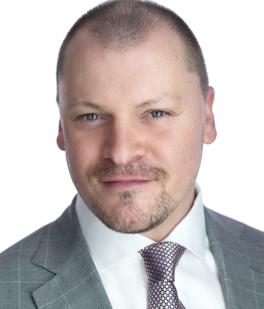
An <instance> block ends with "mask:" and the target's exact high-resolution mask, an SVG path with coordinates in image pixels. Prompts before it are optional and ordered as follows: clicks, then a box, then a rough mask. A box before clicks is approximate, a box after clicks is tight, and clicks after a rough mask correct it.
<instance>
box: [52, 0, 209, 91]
mask: <svg viewBox="0 0 264 309" xmlns="http://www.w3.org/2000/svg"><path fill="white" fill-rule="evenodd" d="M160 25H166V26H168V27H169V28H170V29H171V30H173V32H174V33H175V37H176V36H177V35H178V37H179V38H180V39H181V41H182V43H183V47H184V56H185V57H184V58H185V62H186V65H187V69H188V70H189V71H191V72H195V73H197V75H198V77H199V79H200V85H201V89H202V92H203V94H204V95H206V94H207V90H208V84H209V82H208V75H207V70H206V65H205V61H204V57H203V53H202V50H201V48H200V45H199V43H198V41H197V39H196V37H195V35H194V34H193V32H192V31H191V29H190V28H189V26H188V25H187V24H186V23H185V21H184V20H183V19H182V18H181V17H180V16H178V15H177V14H176V13H175V12H173V11H171V10H169V9H167V8H166V7H163V6H161V5H159V4H157V3H154V2H151V1H138V0H118V1H117V0H116V1H107V2H105V3H102V4H101V5H99V6H97V7H95V8H93V9H92V10H90V11H88V12H87V13H86V14H84V15H83V16H81V17H80V18H79V19H78V20H77V21H76V22H75V24H74V25H73V27H72V28H71V29H70V31H69V32H68V34H67V36H66V38H65V39H64V41H63V43H62V46H61V49H60V53H59V57H58V62H57V84H58V83H59V81H60V79H61V77H62V76H63V70H64V62H65V58H66V57H67V55H66V54H67V50H68V48H69V46H70V45H71V44H72V41H74V38H75V37H76V36H77V35H78V33H79V31H82V30H84V31H87V33H88V32H90V34H91V35H92V37H93V38H94V39H95V40H96V41H97V42H98V44H100V45H101V46H103V47H105V48H112V49H116V50H128V49H130V48H132V47H136V46H137V45H139V44H140V43H141V42H144V41H146V40H147V39H148V37H149V34H150V33H151V32H153V31H155V29H157V28H158V27H159V26H160Z"/></svg>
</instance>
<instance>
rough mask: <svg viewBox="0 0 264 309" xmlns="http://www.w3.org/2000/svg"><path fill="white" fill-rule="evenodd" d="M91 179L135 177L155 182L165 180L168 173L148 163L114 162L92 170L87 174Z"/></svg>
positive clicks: (97, 166)
mask: <svg viewBox="0 0 264 309" xmlns="http://www.w3.org/2000/svg"><path fill="white" fill-rule="evenodd" d="M87 176H88V178H89V179H91V178H96V179H99V180H100V179H102V178H104V177H116V176H133V177H143V178H150V179H155V180H165V179H166V178H167V177H168V173H167V172H166V171H165V170H164V169H163V168H161V167H157V166H151V165H148V164H146V163H142V162H140V163H133V164H127V165H117V164H115V163H113V162H107V163H102V164H100V165H96V166H94V167H92V168H90V169H89V170H88V172H87Z"/></svg>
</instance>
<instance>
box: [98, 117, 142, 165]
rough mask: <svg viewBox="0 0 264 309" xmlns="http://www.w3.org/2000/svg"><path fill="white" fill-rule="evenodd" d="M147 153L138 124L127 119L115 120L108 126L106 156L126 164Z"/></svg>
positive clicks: (118, 163)
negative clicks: (133, 123)
mask: <svg viewBox="0 0 264 309" xmlns="http://www.w3.org/2000/svg"><path fill="white" fill-rule="evenodd" d="M145 154H146V149H145V143H144V137H143V134H142V132H140V130H139V129H138V128H137V126H135V125H134V126H133V125H132V123H130V122H129V121H127V120H125V119H123V120H113V121H112V122H111V124H110V125H109V127H108V128H107V133H106V140H105V145H104V158H105V159H109V160H111V161H112V162H114V163H115V164H117V165H126V164H128V163H131V162H133V161H135V160H139V159H141V158H143V157H144V156H145Z"/></svg>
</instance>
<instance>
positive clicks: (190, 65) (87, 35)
mask: <svg viewBox="0 0 264 309" xmlns="http://www.w3.org/2000/svg"><path fill="white" fill-rule="evenodd" d="M92 26H93V25H89V24H85V25H82V26H81V27H80V28H79V29H78V31H77V32H76V33H75V34H74V36H73V37H72V38H71V40H70V41H69V43H68V44H67V47H66V48H65V51H64V65H63V68H64V67H65V59H66V58H67V54H68V51H69V50H70V49H71V48H73V45H74V43H75V42H76V40H78V39H79V37H80V36H81V37H82V38H84V39H85V40H86V41H87V42H89V41H90V46H91V48H92V46H94V45H97V46H98V47H99V48H103V49H106V50H107V49H108V50H113V51H117V52H126V51H129V50H132V49H134V48H137V47H138V46H140V45H141V44H144V43H146V42H148V41H150V40H151V36H152V35H153V34H155V31H157V30H158V31H159V30H160V29H163V30H164V31H165V32H166V31H170V30H171V33H174V35H173V37H174V38H175V41H176V40H179V41H180V42H181V43H182V44H181V45H182V48H183V50H182V55H183V59H184V60H185V64H186V68H187V70H188V71H189V72H196V71H197V70H196V69H195V64H194V62H193V57H192V55H191V54H190V51H189V48H188V46H187V42H186V40H185V38H184V37H183V36H182V35H181V34H180V33H179V32H177V30H175V29H174V28H172V27H171V25H170V24H169V23H168V22H166V21H165V20H157V21H156V23H155V24H153V26H152V27H151V28H148V29H147V31H146V32H144V34H143V35H140V36H138V37H137V38H135V39H134V40H129V42H124V41H122V40H118V39H116V40H109V41H107V40H104V39H102V38H101V37H100V36H97V35H94V33H93V27H92ZM176 53H177V50H176V49H175V54H176ZM62 76H63V70H62V71H61V74H60V75H59V77H60V78H59V79H58V82H59V81H60V79H61V78H62Z"/></svg>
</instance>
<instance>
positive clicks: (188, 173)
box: [154, 125, 203, 180]
mask: <svg viewBox="0 0 264 309" xmlns="http://www.w3.org/2000/svg"><path fill="white" fill-rule="evenodd" d="M157 138H158V139H157V142H156V143H154V145H155V146H154V147H155V152H156V157H157V158H156V159H158V162H160V163H161V164H162V165H163V164H164V168H165V169H166V170H167V172H168V173H169V174H170V175H173V177H174V178H175V177H176V178H178V179H179V180H180V179H182V178H183V177H187V178H190V177H191V178H195V177H196V175H197V173H198V169H199V166H200V162H201V156H202V149H203V142H202V141H203V133H202V129H201V128H200V127H197V126H196V125H194V126H189V127H188V128H186V127H184V128H183V127H182V128H179V127H178V128H177V129H176V130H168V131H167V132H163V133H162V134H161V135H160V136H157Z"/></svg>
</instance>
